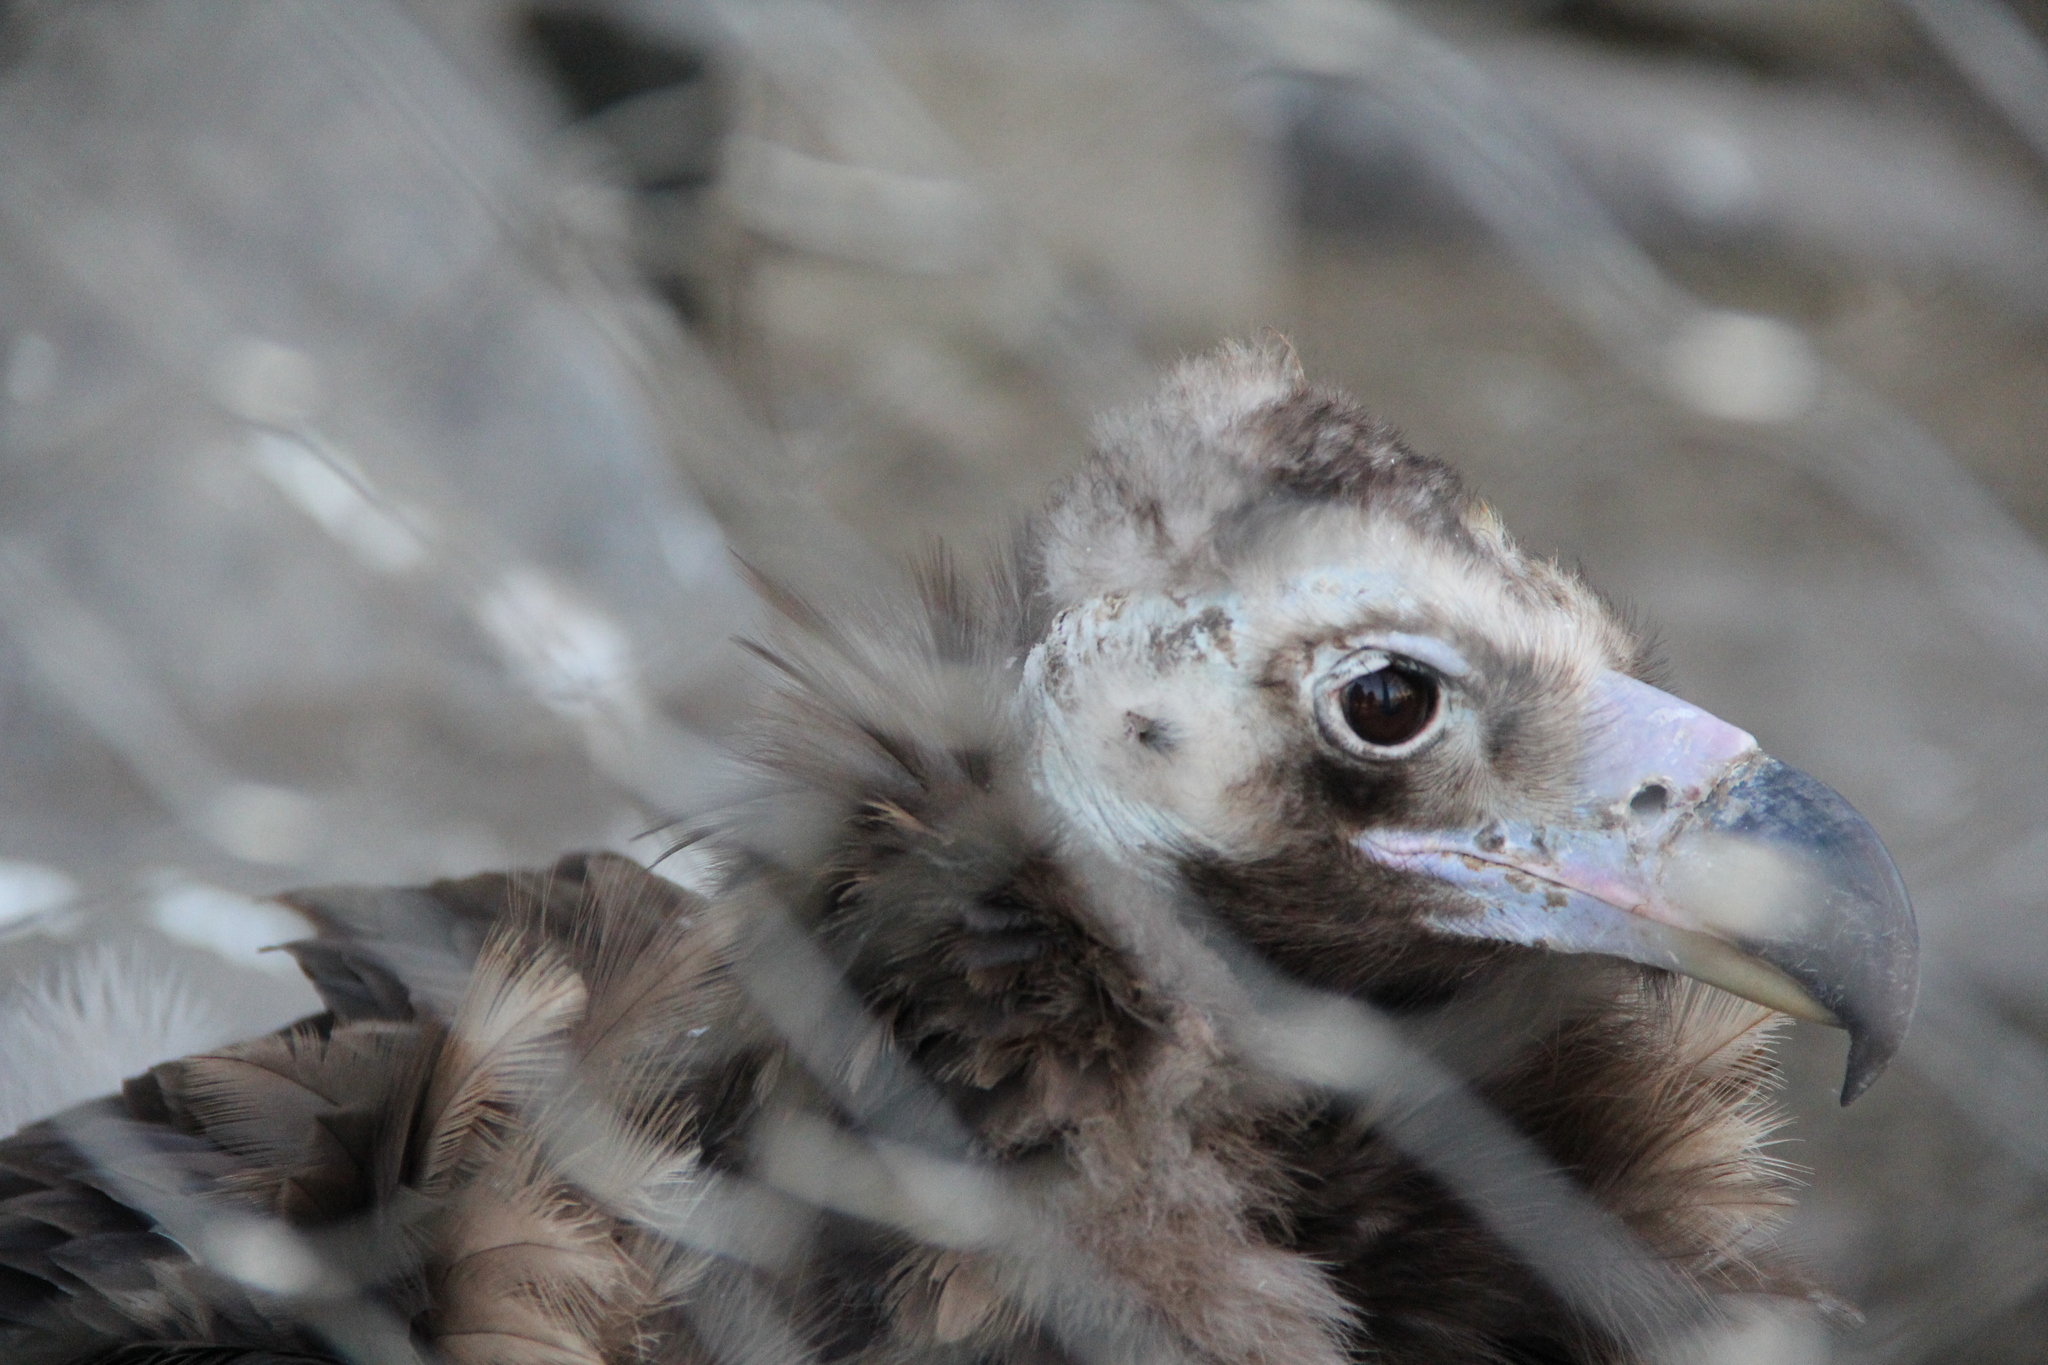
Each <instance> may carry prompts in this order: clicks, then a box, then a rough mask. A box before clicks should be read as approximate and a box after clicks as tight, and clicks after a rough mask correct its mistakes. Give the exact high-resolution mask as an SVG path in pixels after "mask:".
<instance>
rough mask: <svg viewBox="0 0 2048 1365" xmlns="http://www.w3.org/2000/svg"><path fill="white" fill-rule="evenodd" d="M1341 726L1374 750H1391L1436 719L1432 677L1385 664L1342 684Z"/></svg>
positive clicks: (1434, 688) (1435, 697) (1434, 691)
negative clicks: (1342, 720) (1345, 727)
mask: <svg viewBox="0 0 2048 1365" xmlns="http://www.w3.org/2000/svg"><path fill="white" fill-rule="evenodd" d="M1341 704H1342V708H1343V712H1344V723H1345V724H1346V725H1348V726H1350V727H1351V733H1352V734H1354V735H1357V736H1358V737H1359V738H1360V739H1362V740H1364V741H1365V742H1366V743H1367V744H1370V745H1372V746H1373V747H1374V748H1376V749H1394V748H1398V747H1400V746H1401V745H1403V744H1406V743H1407V742H1408V741H1409V740H1411V739H1414V738H1415V737H1416V736H1417V735H1419V734H1421V733H1422V732H1423V731H1424V730H1426V729H1428V728H1429V723H1430V721H1432V720H1434V719H1435V718H1436V708H1437V685H1436V681H1435V680H1434V679H1433V678H1430V677H1428V676H1426V675H1424V674H1422V673H1418V672H1415V671H1413V670H1411V669H1406V668H1401V667H1399V666H1397V665H1395V664H1388V665H1387V666H1386V667H1384V668H1378V669H1374V670H1373V671H1372V672H1370V673H1367V674H1364V675H1362V676H1360V677H1356V678H1353V679H1352V680H1351V681H1350V682H1348V683H1346V684H1344V694H1343V696H1342V698H1341Z"/></svg>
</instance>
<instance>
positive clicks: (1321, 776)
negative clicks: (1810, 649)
mask: <svg viewBox="0 0 2048 1365" xmlns="http://www.w3.org/2000/svg"><path fill="white" fill-rule="evenodd" d="M1516 567H1519V563H1518V561H1516V562H1511V563H1508V564H1506V565H1505V566H1502V565H1496V564H1493V563H1489V562H1488V561H1487V559H1486V557H1485V556H1483V555H1475V554H1473V553H1471V552H1470V551H1469V550H1459V549H1455V548H1450V547H1445V546H1443V545H1440V544H1438V543H1436V542H1435V541H1433V540H1432V539H1431V538H1428V537H1425V536H1423V535H1422V534H1420V533H1418V532H1417V531H1415V530H1414V529H1413V528H1412V527H1411V526H1410V525H1408V524H1407V523H1405V522H1402V521H1400V520H1399V519H1396V518H1392V517H1384V516H1380V517H1375V516H1373V515H1371V514H1369V513H1366V512H1364V511H1360V510H1357V509H1343V508H1335V509H1327V510H1324V511H1321V512H1315V513H1309V514H1303V515H1299V516H1297V517H1296V518H1295V519H1294V521H1292V522H1291V523H1290V524H1289V525H1288V527H1287V530H1286V534H1285V535H1281V536H1269V537H1268V538H1267V543H1264V544H1261V545H1259V546H1258V547H1256V548H1255V549H1254V550H1252V551H1251V552H1248V553H1246V554H1245V555H1243V556H1242V557H1240V558H1239V559H1238V560H1237V561H1235V562H1234V563H1233V564H1232V567H1231V570H1230V572H1229V575H1228V579H1227V581H1224V580H1223V578H1222V576H1221V575H1220V574H1218V575H1215V577H1216V578H1217V580H1218V581H1216V582H1215V583H1213V585H1196V586H1192V587H1191V588H1190V590H1189V591H1187V592H1185V593H1170V592H1152V593H1133V594H1110V595H1105V596H1100V597H1096V598H1092V599H1089V600H1086V601H1083V602H1080V603H1078V604H1077V605H1075V606H1073V607H1071V608H1069V609H1068V610H1066V611H1064V612H1062V613H1061V614H1060V615H1059V616H1058V617H1057V618H1056V619H1055V621H1054V623H1053V625H1052V627H1051V628H1050V630H1049V631H1048V633H1047V635H1046V638H1045V639H1044V641H1043V642H1042V643H1041V644H1040V645H1039V646H1038V647H1037V649H1036V650H1034V651H1033V653H1032V655H1031V657H1030V660H1029V662H1028V664H1027V679H1026V681H1027V689H1026V695H1027V696H1030V697H1033V698H1035V699H1036V704H1037V705H1038V706H1040V707H1042V714H1041V715H1040V717H1039V718H1038V722H1039V723H1038V733H1039V735H1040V759H1039V770H1040V782H1041V785H1042V786H1043V788H1044V790H1045V792H1046V794H1047V795H1048V796H1049V797H1050V798H1052V799H1053V800H1054V801H1055V802H1056V803H1057V804H1058V805H1059V806H1060V807H1061V808H1063V809H1064V810H1065V811H1067V812H1068V814H1069V816H1070V817H1071V818H1072V820H1073V822H1074V824H1075V826H1076V828H1077V829H1078V830H1080V831H1082V832H1084V833H1085V834H1086V835H1087V836H1088V837H1089V838H1090V839H1091V840H1092V841H1093V842H1095V843H1097V844H1098V845H1099V846H1100V847H1101V848H1102V849H1103V850H1104V851H1106V852H1109V853H1111V854H1112V855H1113V856H1118V857H1122V858H1125V859H1130V860H1135V861H1137V862H1139V863H1140V864H1141V865H1144V866H1146V867H1149V868H1151V869H1152V870H1154V871H1156V872H1158V873H1159V874H1160V875H1170V874H1171V872H1172V870H1173V869H1174V868H1175V867H1177V866H1180V865H1182V864H1184V863H1185V862H1187V861H1188V860H1191V859H1207V860H1213V861H1223V862H1238V863H1247V862H1251V861H1254V860H1257V859H1260V858H1263V857H1268V856H1271V855H1275V854H1279V853H1283V852H1284V851H1285V850H1287V849H1288V848H1289V847H1291V846H1294V845H1296V844H1298V842H1299V840H1300V837H1301V835H1302V833H1303V831H1302V828H1301V826H1302V824H1303V822H1304V821H1310V822H1314V821H1322V822H1324V823H1325V824H1326V825H1328V826H1332V827H1333V828H1332V830H1331V832H1332V833H1333V834H1335V835H1336V836H1337V837H1339V838H1341V839H1342V840H1343V841H1344V843H1345V844H1346V845H1348V846H1349V847H1350V848H1351V849H1352V850H1354V852H1355V855H1356V858H1357V859H1358V860H1359V862H1360V864H1361V865H1362V864H1367V863H1369V864H1371V865H1373V866H1375V867H1377V868H1380V869H1385V870H1391V871H1393V872H1396V873H1400V874H1404V875H1405V876H1408V877H1412V878H1414V879H1417V880H1416V883H1415V884H1417V885H1418V886H1426V889H1427V890H1428V892H1429V893H1430V895H1429V896H1428V897H1427V898H1426V899H1427V900H1428V901H1429V903H1430V904H1431V905H1432V906H1434V907H1436V908H1433V909H1432V910H1430V911H1429V912H1428V913H1427V914H1426V915H1425V917H1424V918H1423V919H1422V921H1421V923H1422V924H1423V925H1424V927H1425V928H1426V929H1427V930H1428V931H1430V932H1434V933H1438V934H1442V935H1444V936H1447V937H1455V938H1464V939H1485V940H1493V941H1499V942H1508V943H1518V944H1526V945H1530V946H1536V947H1542V948H1547V949H1551V950H1554V951H1560V952H1592V953H1603V954H1608V955H1611V956H1616V957H1622V958H1627V959H1630V960H1633V961H1637V962H1642V963H1646V964H1649V965H1653V966H1658V967H1664V968H1668V969H1671V970H1674V971H1679V972H1683V973H1685V974H1687V975H1691V976H1694V977H1697V978H1700V979H1702V980H1706V981H1709V982H1711V983H1713V984H1715V985H1719V986H1721V987H1723V988H1725V989H1727V990H1730V991H1733V992H1734V993H1736V994H1739V995H1743V996H1745V997H1747V998H1749V999H1752V1000H1756V1001H1758V1002H1760V1003H1763V1004H1766V1005H1770V1006H1772V1007H1773V1008H1777V1009H1780V1010H1783V1011H1785V1012H1787V1013H1790V1014H1794V1015H1797V1016H1800V1017H1804V1018H1808V1019H1816V1020H1820V1021H1823V1022H1827V1023H1832V1024H1837V1025H1840V1026H1842V1027H1846V1028H1847V1029H1848V1030H1849V1031H1850V1034H1851V1039H1852V1044H1851V1053H1850V1063H1849V1074H1848V1077H1847V1080H1846V1082H1845V1086H1844V1102H1845V1103H1846V1102H1847V1101H1848V1100H1850V1099H1853V1098H1854V1097H1855V1095H1856V1094H1859V1093H1861V1091H1862V1090H1863V1089H1864V1088H1865V1087H1867V1086H1868V1084H1869V1083H1870V1081H1871V1080H1873V1079H1874V1078H1875V1077H1876V1075H1877V1073H1878V1071H1879V1070H1881V1069H1882V1067H1883V1065H1884V1064H1885V1062H1886V1061H1887V1060H1888V1059H1889V1057H1890V1056H1891V1054H1892V1052H1893V1051H1895V1050H1896V1048H1897V1046H1898V1043H1899V1041H1900V1040H1901V1038H1902V1037H1903V1034H1904V1031H1905V1026H1906V1023H1907V1021H1908V1019H1909V1018H1910V1015H1911V1010H1912V1001H1913V993H1914V981H1915V974H1914V956H1915V950H1916V947H1917V935H1916V932H1915V930H1914V926H1913V920H1912V912H1911V909H1910V907H1909V906H1908V904H1907V901H1906V896H1905V892H1904V888H1903V886H1902V885H1901V884H1900V882H1899V879H1898V874H1897V872H1896V870H1895V869H1894V868H1893V867H1892V864H1891V860H1890V859H1889V857H1888V856H1887V855H1886V854H1885V852H1884V849H1883V847H1882V845H1881V844H1880V843H1879V842H1878V841H1877V838H1876V836H1875V834H1874V833H1873V832H1872V831H1871V830H1870V828H1869V826H1868V825H1867V824H1866V823H1864V822H1863V820H1862V819H1861V817H1859V816H1857V815H1856V813H1855V812H1854V811H1853V810H1852V809H1850V807H1849V805H1848V803H1847V802H1845V801H1843V800H1842V798H1841V797H1840V796H1838V795H1836V794H1835V793H1834V792H1832V791H1830V790H1829V789H1828V788H1826V787H1825V786H1823V785H1822V784H1820V783H1818V782H1816V781H1814V780H1813V779H1812V778H1809V777H1806V776H1805V775H1804V774H1801V773H1798V772H1795V771H1794V770H1792V769H1790V768H1786V767H1785V766H1784V765H1782V764H1779V763H1777V762H1776V761H1775V760H1772V759H1770V758H1769V757H1768V756H1766V755H1764V754H1763V753H1762V752H1761V751H1760V750H1759V749H1758V747H1757V744H1756V741H1755V740H1754V739H1752V738H1751V737H1750V736H1749V735H1748V734H1746V733H1744V732H1743V731H1741V730H1739V729H1737V728H1736V727H1734V726H1731V725H1728V724H1726V723H1724V722H1722V721H1719V720H1716V719H1715V718H1714V717H1712V716H1709V715H1707V714H1706V713H1705V712H1702V711H1700V710H1699V709H1698V708H1696V707H1693V706H1690V705H1688V704H1687V703H1685V702H1683V701H1681V700H1679V699H1678V698H1676V697H1672V696H1669V695H1668V694H1666V693H1663V692H1660V691H1658V690H1657V689H1655V688H1652V687H1649V686H1647V685H1645V684H1643V683H1641V682H1638V681H1636V680H1635V679H1633V678H1631V677H1628V676H1626V675H1625V673H1623V672H1622V671H1620V670H1621V669H1622V668H1623V667H1625V665H1626V660H1627V650H1628V647H1629V645H1628V641H1627V640H1626V638H1625V637H1624V636H1623V635H1622V633H1621V632H1620V630H1619V629H1618V627H1616V626H1615V625H1614V624H1613V622H1612V619H1611V617H1610V616H1609V615H1608V614H1607V613H1606V612H1605V611H1604V610H1602V609H1601V608H1599V606H1598V604H1597V603H1595V602H1593V601H1592V600H1591V599H1590V598H1589V597H1588V596H1587V595H1586V594H1585V593H1584V591H1583V589H1578V588H1577V587H1576V585H1575V584H1572V583H1570V582H1569V581H1567V580H1563V579H1562V578H1560V577H1556V576H1542V575H1529V574H1524V575H1521V576H1517V575H1516V574H1515V573H1514V572H1512V571H1511V570H1512V569H1514V568H1516ZM1319 790H1334V791H1337V792H1338V793H1339V796H1338V797H1336V798H1333V799H1331V800H1328V801H1323V800H1319V799H1317V798H1315V797H1313V796H1304V795H1303V793H1304V792H1315V791H1319ZM1379 884H1380V885H1384V882H1381V883H1379ZM1361 885H1364V883H1362V884H1361ZM1446 892H1449V893H1452V894H1445V893H1446ZM1361 894H1364V893H1363V892H1362V893H1361ZM1371 910H1372V907H1371V906H1365V905H1361V906H1360V913H1361V914H1367V913H1370V912H1371Z"/></svg>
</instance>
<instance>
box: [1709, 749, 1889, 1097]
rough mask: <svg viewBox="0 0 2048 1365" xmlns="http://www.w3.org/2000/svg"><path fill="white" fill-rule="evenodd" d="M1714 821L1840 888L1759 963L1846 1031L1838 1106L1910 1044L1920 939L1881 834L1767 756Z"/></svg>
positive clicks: (1763, 948) (1825, 790)
mask: <svg viewBox="0 0 2048 1365" xmlns="http://www.w3.org/2000/svg"><path fill="white" fill-rule="evenodd" d="M1729 796H1730V797H1731V798H1733V799H1731V800H1729V801H1728V802H1727V803H1726V804H1725V805H1724V806H1723V807H1722V808H1721V809H1720V810H1717V811H1716V812H1715V814H1714V821H1715V823H1716V824H1717V825H1718V826H1719V827H1720V828H1721V829H1723V830H1725V831H1727V832H1729V833H1733V834H1740V835H1744V836H1747V837H1751V838H1759V839H1762V840H1764V841H1766V842H1768V843H1771V844H1774V845H1777V846H1779V847H1783V848H1789V849H1793V850H1797V851H1798V852H1800V853H1801V854H1803V855H1804V856H1806V857H1807V858H1809V859H1811V860H1812V865H1813V866H1814V868H1815V870H1816V871H1817V872H1818V873H1819V874H1820V875H1821V878H1822V880H1823V881H1824V882H1826V883H1827V884H1828V885H1830V886H1832V887H1834V888H1836V891H1837V895H1836V896H1835V897H1833V898H1831V900H1832V903H1833V905H1834V907H1835V910H1834V912H1833V913H1831V914H1829V915H1827V916H1825V917H1824V920H1823V922H1822V923H1820V924H1817V925H1816V926H1814V932H1813V933H1812V934H1811V935H1809V936H1806V937H1805V938H1804V939H1803V940H1802V941H1800V942H1796V943H1767V944H1760V945H1758V946H1759V949H1760V956H1762V957H1763V958H1764V959H1765V960H1766V961H1769V962H1771V963H1772V964H1773V965H1775V966H1778V967H1779V968H1781V969H1782V970H1784V971H1786V973H1787V974H1788V975H1790V976H1792V977H1793V979H1794V980H1796V981H1798V982H1799V983H1800V984H1801V985H1802V986H1804V987H1805V988H1806V989H1808V990H1809V991H1811V992H1812V994H1813V997H1814V999H1815V1000H1817V1001H1818V1002H1819V1003H1821V1004H1822V1005H1824V1006H1825V1007H1826V1008H1828V1009H1829V1010H1831V1011H1833V1012H1834V1014H1835V1016H1836V1017H1837V1018H1838V1019H1839V1020H1840V1021H1841V1023H1842V1027H1843V1028H1845V1029H1847V1030H1848V1033H1849V1059H1848V1065H1847V1068H1846V1070H1845V1073H1844V1075H1843V1078H1842V1103H1843V1104H1844V1105H1848V1104H1853V1103H1855V1101H1856V1100H1857V1099H1858V1098H1859V1097H1861V1096H1862V1095H1863V1093H1864V1092H1865V1091H1867V1090H1868V1089H1870V1087H1871V1084H1872V1083H1873V1082H1875V1081H1876V1080H1877V1078H1878V1077H1879V1076H1880V1075H1882V1074H1883V1073H1884V1069H1885V1067H1886V1066H1888V1065H1889V1064H1890V1063H1891V1059H1892V1058H1893V1056H1895V1055H1896V1054H1897V1053H1898V1050H1899V1047H1900V1045H1901V1044H1903V1043H1904V1042H1905V1040H1906V1030H1907V1028H1908V1026H1909V1025H1910V1024H1911V1023H1912V1020H1913V1006H1914V1003H1915V999H1916V997H1917V995H1918V993H1919V959H1920V933H1919V927H1918V926H1917V925H1916V924H1915V922H1914V919H1913V905H1912V901H1911V899H1910V898H1909V897H1908V896H1907V894H1906V884H1905V881H1904V879H1903V878H1901V877H1900V876H1899V869H1898V866H1897V864H1896V863H1894V862H1893V861H1892V857H1891V854H1890V853H1889V852H1888V851H1887V850H1886V849H1885V846H1884V844H1883V842H1882V841H1881V840H1880V839H1879V838H1878V836H1877V831H1876V830H1874V829H1873V828H1871V826H1870V823H1869V822H1868V821H1866V820H1865V819H1864V818H1863V817H1862V816H1861V815H1859V814H1858V813H1857V812H1856V810H1855V808H1854V807H1852V806H1851V805H1850V804H1849V802H1848V801H1847V800H1845V799H1844V798H1843V797H1842V795H1841V794H1840V793H1839V792H1836V791H1835V790H1834V789H1833V788H1831V787H1829V786H1827V785H1826V784H1824V783H1822V782H1819V781H1816V780H1815V779H1814V778H1812V777H1809V776H1807V775H1806V774H1805V773H1802V772H1800V771H1799V770H1798V769H1796V768H1788V767H1786V766H1785V765H1784V764H1782V763H1779V762H1778V761H1777V760H1775V759H1765V760H1764V761H1763V762H1762V763H1761V764H1759V765H1758V766H1757V767H1756V768H1755V769H1753V770H1752V771H1751V772H1750V773H1749V774H1748V775H1747V776H1746V777H1745V778H1744V779H1743V780H1742V781H1741V782H1740V783H1739V784H1738V785H1737V786H1736V787H1735V788H1734V789H1733V790H1732V791H1731V792H1730V793H1729Z"/></svg>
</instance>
